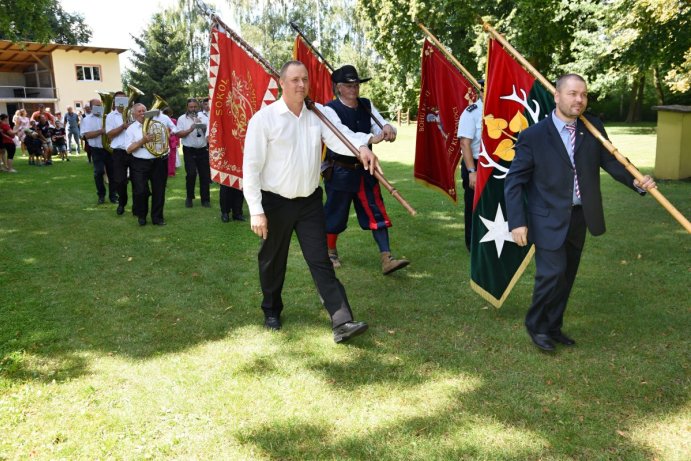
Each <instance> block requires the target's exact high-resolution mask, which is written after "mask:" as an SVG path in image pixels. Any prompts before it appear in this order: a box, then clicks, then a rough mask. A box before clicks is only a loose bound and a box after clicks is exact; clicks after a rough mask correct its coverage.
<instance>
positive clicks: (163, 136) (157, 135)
mask: <svg viewBox="0 0 691 461" xmlns="http://www.w3.org/2000/svg"><path fill="white" fill-rule="evenodd" d="M166 106H168V103H167V102H166V101H165V99H163V98H162V97H160V96H159V95H157V94H155V93H154V103H153V104H152V105H151V110H158V111H159V112H160V111H161V110H162V109H163V108H165V107H166ZM147 134H149V135H152V136H153V137H154V139H153V141H149V142H147V143H146V144H144V147H146V150H148V151H149V153H150V154H151V155H153V156H154V157H161V156H162V155H165V154H167V153H168V151H169V150H170V146H169V144H168V138H169V137H170V133H168V127H167V126H165V125H164V124H163V123H161V122H159V121H158V120H154V119H153V117H151V118H145V119H144V122H143V123H142V135H143V136H146V135H147Z"/></svg>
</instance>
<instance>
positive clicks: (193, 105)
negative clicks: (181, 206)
mask: <svg viewBox="0 0 691 461" xmlns="http://www.w3.org/2000/svg"><path fill="white" fill-rule="evenodd" d="M202 125H203V126H202ZM207 126H209V118H208V117H207V116H206V115H205V114H204V113H203V112H199V103H198V102H197V100H196V99H194V98H190V99H188V100H187V112H186V113H184V114H182V115H181V116H180V117H178V126H177V129H178V133H177V134H178V137H179V138H180V142H182V151H183V152H184V155H185V173H186V176H185V184H186V186H187V199H185V206H186V207H187V208H192V200H194V185H195V183H196V181H197V175H199V196H200V197H201V200H202V206H203V207H206V208H208V207H209V206H210V204H211V201H210V197H209V184H211V168H210V166H209V144H208V142H207V137H206V127H207Z"/></svg>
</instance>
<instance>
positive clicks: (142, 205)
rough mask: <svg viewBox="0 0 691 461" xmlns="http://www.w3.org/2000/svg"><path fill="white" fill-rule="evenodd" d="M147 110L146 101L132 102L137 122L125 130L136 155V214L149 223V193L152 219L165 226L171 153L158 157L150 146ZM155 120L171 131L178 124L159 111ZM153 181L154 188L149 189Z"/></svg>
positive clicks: (130, 150) (129, 148)
mask: <svg viewBox="0 0 691 461" xmlns="http://www.w3.org/2000/svg"><path fill="white" fill-rule="evenodd" d="M144 112H146V106H144V104H135V105H134V106H132V114H133V116H134V120H135V122H134V123H132V125H130V127H129V128H127V131H126V132H125V133H126V140H125V145H126V146H127V153H128V154H131V155H132V158H131V159H130V173H131V175H130V176H131V179H132V214H134V215H135V216H136V217H137V219H138V222H139V225H140V226H144V225H146V216H147V214H148V213H149V196H151V222H152V223H153V224H154V225H156V226H165V225H166V222H165V220H164V219H163V205H164V203H165V200H166V183H167V182H168V154H167V153H166V154H164V155H162V156H160V157H156V156H154V155H153V154H151V153H150V152H149V151H148V150H147V149H146V147H145V146H146V143H148V142H151V141H153V137H152V135H150V134H147V135H146V136H145V135H144V133H143V131H142V123H143V122H144ZM154 120H157V121H159V122H161V123H163V124H164V125H165V126H166V127H167V128H168V130H169V132H170V133H174V132H175V125H174V124H173V121H172V120H170V117H168V116H167V115H164V114H163V113H159V115H157V116H155V117H154ZM149 184H150V185H151V189H149Z"/></svg>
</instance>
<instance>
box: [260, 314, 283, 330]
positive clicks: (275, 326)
mask: <svg viewBox="0 0 691 461" xmlns="http://www.w3.org/2000/svg"><path fill="white" fill-rule="evenodd" d="M264 328H266V329H267V330H272V331H278V330H280V329H281V319H279V318H278V317H265V318H264Z"/></svg>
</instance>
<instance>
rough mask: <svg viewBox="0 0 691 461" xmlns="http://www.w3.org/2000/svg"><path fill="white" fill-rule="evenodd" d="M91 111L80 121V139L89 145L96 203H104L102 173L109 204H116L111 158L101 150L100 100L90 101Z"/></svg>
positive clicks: (102, 131) (101, 109) (104, 191)
mask: <svg viewBox="0 0 691 461" xmlns="http://www.w3.org/2000/svg"><path fill="white" fill-rule="evenodd" d="M89 104H90V107H91V111H90V112H89V115H87V116H86V117H84V120H82V137H83V138H84V139H86V142H87V144H88V145H89V152H91V158H92V160H93V164H94V182H96V193H97V194H98V203H99V204H101V203H104V202H105V197H106V187H105V184H104V181H103V173H104V172H105V173H106V174H107V175H108V178H109V181H108V196H109V198H110V203H117V194H116V190H115V181H113V177H114V175H113V158H112V157H111V156H110V154H109V153H108V151H107V150H105V149H104V148H103V140H102V138H101V136H102V135H103V134H104V133H105V130H104V129H103V119H102V115H103V106H102V105H101V100H100V99H92V100H91V101H90V102H89Z"/></svg>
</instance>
